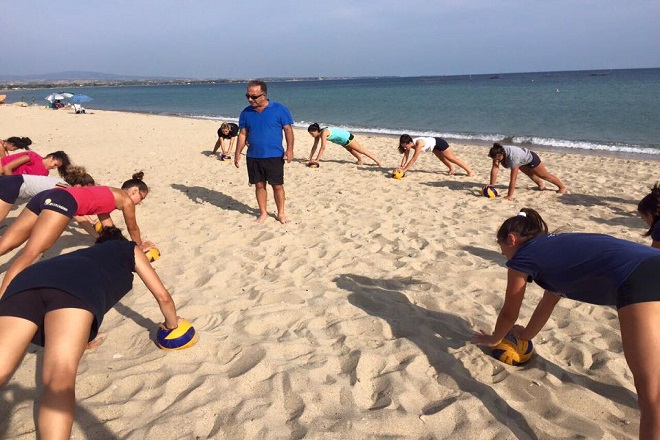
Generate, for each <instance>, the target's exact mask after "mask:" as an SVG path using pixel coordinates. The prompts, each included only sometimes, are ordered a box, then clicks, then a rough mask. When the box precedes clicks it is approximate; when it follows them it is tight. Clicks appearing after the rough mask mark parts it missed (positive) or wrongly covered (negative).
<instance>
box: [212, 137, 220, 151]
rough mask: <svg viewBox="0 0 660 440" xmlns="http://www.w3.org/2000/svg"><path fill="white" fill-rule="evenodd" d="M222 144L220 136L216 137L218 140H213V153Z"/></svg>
mask: <svg viewBox="0 0 660 440" xmlns="http://www.w3.org/2000/svg"><path fill="white" fill-rule="evenodd" d="M221 145H222V138H218V140H217V141H216V142H215V146H214V147H213V154H215V152H216V151H218V148H220V146H221Z"/></svg>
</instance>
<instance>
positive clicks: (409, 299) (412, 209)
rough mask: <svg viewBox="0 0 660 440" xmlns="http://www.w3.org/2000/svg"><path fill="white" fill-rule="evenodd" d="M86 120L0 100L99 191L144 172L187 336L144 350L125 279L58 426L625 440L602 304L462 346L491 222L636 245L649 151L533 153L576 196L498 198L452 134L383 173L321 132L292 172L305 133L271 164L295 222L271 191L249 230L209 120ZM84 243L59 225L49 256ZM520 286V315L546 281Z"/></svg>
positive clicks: (5, 431)
mask: <svg viewBox="0 0 660 440" xmlns="http://www.w3.org/2000/svg"><path fill="white" fill-rule="evenodd" d="M92 112H93V114H86V115H75V114H73V112H72V111H70V110H58V111H51V110H45V109H42V108H39V107H33V106H30V107H26V108H25V107H13V106H0V133H1V135H0V137H2V138H6V137H9V136H18V135H20V136H29V137H30V138H32V140H33V142H34V145H33V149H34V150H35V151H37V152H38V153H42V154H44V155H45V154H47V153H49V152H52V151H55V150H60V149H62V150H65V151H66V152H67V153H68V154H69V155H70V156H71V158H72V160H73V161H74V162H75V163H77V164H80V165H84V166H86V167H87V169H88V171H89V173H90V174H91V175H92V176H93V177H94V178H95V179H96V181H97V182H98V183H99V184H105V185H110V186H120V185H121V183H122V182H123V181H124V180H125V179H127V178H129V177H130V176H131V174H132V173H133V172H135V171H138V170H143V171H144V172H145V181H146V182H147V183H148V184H149V186H150V188H151V192H150V194H149V197H148V198H147V199H146V200H145V201H144V203H143V204H142V206H140V207H138V209H137V215H138V222H139V224H140V227H141V229H142V234H143V238H145V239H148V240H151V241H153V242H155V243H156V245H157V246H158V248H159V249H160V251H161V253H162V257H161V258H160V259H159V260H157V261H156V262H155V263H153V264H154V267H156V269H157V271H158V273H159V274H160V276H161V278H162V279H163V281H164V282H165V284H166V286H167V287H168V289H169V290H170V292H171V293H172V295H173V297H174V300H175V302H176V304H177V307H178V311H179V314H180V315H181V316H183V317H185V318H187V319H189V320H190V321H191V322H192V323H193V324H194V326H195V328H196V329H197V330H198V332H199V335H200V341H199V343H198V344H197V345H196V346H194V347H192V348H190V349H187V350H183V351H178V352H165V351H161V350H159V349H158V348H157V347H156V346H155V344H154V336H155V330H156V327H157V323H158V322H160V321H161V320H162V316H161V314H160V312H159V311H158V308H157V305H156V302H155V300H154V299H153V298H152V296H151V295H150V294H149V292H148V291H147V290H146V288H145V287H144V285H143V284H142V283H141V282H140V281H139V279H137V278H136V282H135V284H134V289H133V291H132V292H131V293H129V294H128V295H127V296H126V297H125V298H124V299H123V300H122V301H121V303H120V304H118V305H117V306H116V307H115V308H114V309H113V310H112V311H110V312H109V313H108V315H107V316H106V320H105V321H104V323H103V326H102V329H101V330H102V332H103V333H105V334H106V340H105V342H104V344H103V345H101V346H100V347H99V348H98V349H96V350H94V351H89V352H87V353H86V354H85V356H84V357H83V359H82V362H81V364H80V369H79V375H78V382H77V401H78V409H77V415H76V422H75V425H74V430H73V438H76V439H85V438H86V439H158V440H165V439H168V440H169V439H206V438H217V439H243V438H246V439H273V438H278V439H280V438H281V439H289V438H291V439H296V438H308V439H342V440H343V439H367V438H388V439H399V438H401V439H409V438H410V439H431V438H437V439H441V438H452V439H513V438H521V439H535V438H539V439H554V438H589V439H622V438H636V437H637V434H638V429H639V421H638V419H639V412H638V409H637V403H636V394H635V392H634V387H633V380H632V375H631V373H630V371H629V369H628V367H627V365H626V362H625V359H624V356H623V352H622V348H621V341H620V334H619V329H618V321H617V316H616V312H615V311H614V310H613V309H610V308H606V307H598V306H591V305H587V304H580V303H576V302H573V301H571V300H567V299H564V300H562V301H561V302H560V303H559V305H558V306H557V309H556V310H555V313H554V314H553V316H552V318H551V319H550V321H549V322H548V324H547V326H546V327H545V329H544V330H543V331H542V332H541V333H540V334H539V335H538V336H537V338H536V339H535V341H534V342H535V344H536V349H537V354H536V355H535V357H534V358H533V359H532V361H530V362H529V363H528V364H527V365H525V366H524V367H510V366H506V365H504V364H502V363H500V362H498V361H496V360H495V359H493V358H491V357H490V356H488V354H487V353H486V351H485V350H483V349H481V348H480V347H477V346H474V345H472V344H470V343H469V342H468V341H469V339H470V336H471V334H472V332H474V331H476V330H478V329H485V330H488V331H490V330H492V328H493V325H494V323H495V319H496V317H497V313H498V311H499V308H500V306H501V305H502V302H503V294H504V288H505V285H506V269H505V268H504V262H505V259H504V257H503V256H502V255H500V252H499V248H498V246H497V244H496V242H495V232H496V230H497V228H498V227H499V225H500V224H501V222H502V221H503V220H504V219H506V218H507V217H509V216H511V215H514V214H515V213H516V212H517V211H518V209H520V208H522V207H531V208H535V209H537V210H539V211H540V212H541V214H542V215H543V216H544V217H545V219H546V220H547V221H548V223H549V225H550V228H551V229H555V228H558V227H563V228H568V229H571V230H574V231H588V232H602V233H607V234H611V235H614V236H616V237H620V238H624V239H628V240H632V241H637V242H640V243H645V244H649V243H650V239H648V238H644V237H642V234H643V233H644V232H645V230H646V229H645V225H644V224H643V222H642V221H641V220H640V219H639V218H638V217H637V216H636V212H635V211H636V205H637V202H638V201H639V200H640V199H641V197H643V196H644V195H645V194H647V192H648V187H649V185H650V184H651V183H652V182H653V181H654V180H655V179H657V166H658V163H657V161H651V160H646V161H645V160H639V159H627V158H615V157H601V156H594V155H591V156H584V155H574V154H565V153H562V154H558V153H551V152H540V153H541V154H540V155H541V158H542V159H543V161H544V163H546V165H547V167H548V169H549V170H550V172H552V173H554V174H556V175H557V176H558V177H560V178H561V179H562V180H563V181H564V182H565V184H566V185H567V186H568V188H569V190H570V192H571V194H568V195H564V196H559V195H558V194H556V193H555V192H554V191H544V192H541V191H538V190H535V189H534V184H533V183H532V182H531V181H530V180H529V179H527V178H526V177H525V176H523V175H522V174H521V176H520V177H519V180H518V182H519V184H518V191H517V194H516V196H517V200H516V201H513V202H510V201H505V200H501V199H494V200H491V199H487V198H485V197H483V196H481V195H480V189H481V187H482V185H483V184H485V183H486V182H487V180H488V175H489V171H490V160H489V159H488V157H487V149H486V148H485V147H483V146H476V145H459V144H454V145H452V148H453V149H454V151H455V153H456V154H457V155H458V156H459V157H460V158H462V159H464V160H466V161H467V162H468V163H469V164H470V165H471V166H472V168H473V169H474V170H475V172H476V173H477V175H476V176H475V177H466V176H465V174H464V173H462V171H460V170H459V171H458V172H457V174H456V175H453V176H448V175H447V172H446V171H447V169H446V167H445V166H444V165H443V164H442V163H441V162H440V161H438V160H437V159H435V157H433V156H432V155H430V154H425V155H423V156H422V157H421V158H420V160H419V161H418V163H417V164H416V165H415V167H414V168H413V170H412V171H411V172H409V173H408V175H407V176H406V177H405V178H404V179H403V180H395V179H391V178H388V173H389V171H391V170H392V169H393V168H395V167H396V166H397V165H398V163H399V161H400V155H399V154H398V153H397V151H396V141H395V140H393V139H391V138H387V137H378V136H373V135H366V134H358V135H357V140H358V141H359V142H361V143H362V145H363V146H365V147H366V148H368V149H369V150H371V151H372V152H374V153H375V154H376V155H378V157H380V158H381V159H382V160H383V161H384V163H385V164H386V168H379V167H377V166H374V165H368V164H369V162H370V161H369V160H368V159H366V158H365V165H361V166H358V165H356V164H355V163H354V158H353V157H352V156H351V155H349V154H348V153H347V152H346V151H344V149H343V148H341V147H339V146H336V145H334V144H330V145H329V146H328V148H327V149H326V153H325V160H324V161H323V162H322V163H321V167H320V168H318V169H309V168H307V167H305V166H304V160H305V159H306V158H307V157H308V155H309V150H310V148H311V145H312V138H311V137H310V136H309V135H308V134H307V133H306V132H305V131H301V130H296V148H295V158H296V160H295V161H294V162H292V163H291V164H289V165H287V166H286V170H285V179H286V184H285V188H286V196H287V211H288V212H287V214H288V217H289V218H290V220H291V221H290V222H289V223H288V224H286V225H281V224H279V223H278V222H277V221H276V220H275V218H274V214H275V205H274V202H273V199H272V192H271V191H270V189H269V208H270V212H271V213H272V214H273V217H272V218H269V219H268V220H267V221H266V222H265V223H264V224H262V225H259V224H256V223H255V222H254V218H255V216H256V213H257V209H256V208H257V205H256V200H255V196H254V187H251V186H249V185H248V183H247V173H246V170H245V168H244V161H243V163H242V166H241V168H240V169H236V168H235V167H234V166H233V163H232V162H221V161H219V160H218V159H217V158H216V157H215V156H212V155H210V150H211V149H212V148H213V145H214V143H215V141H216V134H215V133H216V130H217V128H218V126H219V123H218V122H217V121H209V120H197V119H185V118H176V117H168V116H157V115H146V114H128V113H120V112H108V111H92ZM508 174H509V173H508V171H506V170H503V171H501V173H500V178H499V185H498V189H499V190H500V191H504V190H505V188H506V184H507V183H508ZM549 187H551V185H549ZM18 212H19V210H14V211H13V212H12V213H11V214H10V216H9V217H8V219H7V220H6V221H5V224H7V223H8V222H11V221H12V220H13V219H14V218H15V217H16V216H17V215H18ZM113 219H114V220H115V222H116V223H118V224H119V225H123V223H122V219H121V216H120V215H117V214H115V215H113ZM92 242H93V240H92V239H91V237H89V236H88V235H86V234H85V233H84V232H83V231H82V229H79V228H77V227H74V226H72V227H71V228H69V229H68V230H67V232H65V233H64V235H63V236H62V238H61V239H60V240H59V241H58V242H57V243H56V245H55V246H54V247H53V248H52V249H50V250H49V251H48V252H47V253H46V254H45V258H48V257H52V256H54V255H58V254H61V253H66V252H70V251H72V250H75V249H78V248H81V247H85V246H89V245H90V244H92ZM12 255H14V254H10V255H7V256H4V257H2V259H1V260H0V270H1V271H3V272H4V271H5V270H6V269H7V267H8V263H9V262H10V261H11V256H12ZM527 292H528V293H527V295H526V301H525V303H524V305H523V308H522V311H521V321H522V323H523V324H524V323H526V321H527V319H528V318H529V316H530V314H531V312H532V310H533V308H534V306H535V304H536V302H537V301H538V299H539V298H540V295H541V293H542V290H541V288H540V287H538V286H536V285H533V286H531V287H530V288H528V291H527ZM41 362H42V350H41V349H38V348H35V347H31V348H30V349H29V351H28V354H27V355H26V356H25V359H24V360H23V362H22V364H21V366H20V367H19V369H18V370H17V372H16V373H15V374H14V376H13V378H12V379H11V380H10V382H9V383H8V385H7V386H5V387H4V388H3V389H2V390H0V437H1V438H7V439H31V438H35V431H34V417H35V399H36V401H37V402H38V396H39V389H40V388H39V382H40V380H39V372H40V370H41Z"/></svg>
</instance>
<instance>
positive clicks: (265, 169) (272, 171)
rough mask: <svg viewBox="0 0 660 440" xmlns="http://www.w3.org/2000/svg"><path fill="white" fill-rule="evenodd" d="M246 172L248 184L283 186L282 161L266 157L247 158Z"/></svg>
mask: <svg viewBox="0 0 660 440" xmlns="http://www.w3.org/2000/svg"><path fill="white" fill-rule="evenodd" d="M247 170H248V178H249V182H250V184H252V185H254V184H255V183H259V182H268V183H270V184H271V185H284V159H282V158H281V157H267V158H263V159H257V158H252V157H248V158H247Z"/></svg>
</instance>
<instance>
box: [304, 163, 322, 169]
mask: <svg viewBox="0 0 660 440" xmlns="http://www.w3.org/2000/svg"><path fill="white" fill-rule="evenodd" d="M307 166H308V167H309V168H318V167H319V166H321V164H320V163H318V162H308V163H307Z"/></svg>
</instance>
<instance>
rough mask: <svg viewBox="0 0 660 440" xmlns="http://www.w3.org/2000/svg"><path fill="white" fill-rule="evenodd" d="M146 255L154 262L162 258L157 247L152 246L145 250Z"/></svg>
mask: <svg viewBox="0 0 660 440" xmlns="http://www.w3.org/2000/svg"><path fill="white" fill-rule="evenodd" d="M144 255H146V256H147V259H148V260H149V262H150V263H153V262H154V261H156V260H157V259H159V258H160V251H159V250H158V249H156V248H155V247H152V248H151V249H149V250H148V251H147V252H145V253H144Z"/></svg>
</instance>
